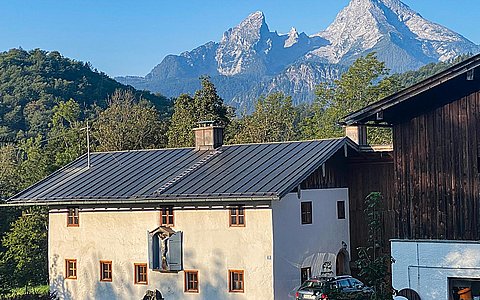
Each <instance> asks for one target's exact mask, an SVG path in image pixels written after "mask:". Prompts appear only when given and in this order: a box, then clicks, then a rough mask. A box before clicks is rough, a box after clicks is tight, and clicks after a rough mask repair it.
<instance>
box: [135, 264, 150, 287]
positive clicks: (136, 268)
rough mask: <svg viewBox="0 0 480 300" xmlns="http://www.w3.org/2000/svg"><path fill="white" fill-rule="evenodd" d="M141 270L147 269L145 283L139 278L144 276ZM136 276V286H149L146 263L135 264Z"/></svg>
mask: <svg viewBox="0 0 480 300" xmlns="http://www.w3.org/2000/svg"><path fill="white" fill-rule="evenodd" d="M140 268H145V281H143V280H142V281H140V280H138V279H139V276H140V274H142V273H141V272H140ZM133 269H134V274H133V276H134V277H133V279H134V283H135V284H141V285H147V284H148V266H147V264H146V263H134V264H133Z"/></svg>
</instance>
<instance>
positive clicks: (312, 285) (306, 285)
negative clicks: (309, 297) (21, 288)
mask: <svg viewBox="0 0 480 300" xmlns="http://www.w3.org/2000/svg"><path fill="white" fill-rule="evenodd" d="M322 285H323V282H321V281H318V280H307V281H305V282H304V283H303V284H302V286H301V288H321V287H322Z"/></svg>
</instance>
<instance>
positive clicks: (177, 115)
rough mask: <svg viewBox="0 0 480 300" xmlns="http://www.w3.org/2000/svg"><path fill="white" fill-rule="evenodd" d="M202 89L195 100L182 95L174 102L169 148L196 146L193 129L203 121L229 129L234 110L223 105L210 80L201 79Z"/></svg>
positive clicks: (194, 97)
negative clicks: (213, 122) (212, 122)
mask: <svg viewBox="0 0 480 300" xmlns="http://www.w3.org/2000/svg"><path fill="white" fill-rule="evenodd" d="M200 83H201V85H202V88H201V89H200V90H198V91H196V92H195V95H194V96H193V98H192V97H191V96H189V95H186V94H183V95H180V96H179V97H178V98H177V99H176V100H175V101H174V107H173V116H172V120H171V124H170V127H169V130H168V132H167V137H168V146H169V147H192V146H194V144H195V141H194V135H193V131H192V129H193V128H195V127H196V126H197V125H198V122H201V121H215V122H216V123H217V124H219V125H220V126H224V127H227V126H228V125H229V124H230V120H231V118H232V117H233V109H232V108H230V107H228V106H226V105H225V104H224V103H223V100H222V98H220V96H219V95H218V94H217V90H216V88H215V86H214V85H213V83H212V82H211V81H210V78H209V77H207V76H203V77H200Z"/></svg>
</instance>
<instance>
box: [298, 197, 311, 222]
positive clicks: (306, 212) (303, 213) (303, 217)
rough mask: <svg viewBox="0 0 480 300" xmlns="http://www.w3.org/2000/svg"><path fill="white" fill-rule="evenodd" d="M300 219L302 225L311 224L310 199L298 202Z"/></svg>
mask: <svg viewBox="0 0 480 300" xmlns="http://www.w3.org/2000/svg"><path fill="white" fill-rule="evenodd" d="M300 221H301V223H302V225H308V224H313V203H312V201H302V202H300Z"/></svg>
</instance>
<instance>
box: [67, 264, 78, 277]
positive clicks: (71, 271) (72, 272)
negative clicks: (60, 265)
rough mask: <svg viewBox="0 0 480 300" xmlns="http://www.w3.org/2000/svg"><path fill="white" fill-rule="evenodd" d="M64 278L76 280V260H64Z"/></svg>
mask: <svg viewBox="0 0 480 300" xmlns="http://www.w3.org/2000/svg"><path fill="white" fill-rule="evenodd" d="M65 278H66V279H77V260H76V259H66V260H65Z"/></svg>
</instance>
